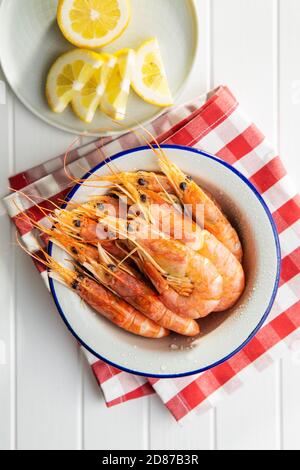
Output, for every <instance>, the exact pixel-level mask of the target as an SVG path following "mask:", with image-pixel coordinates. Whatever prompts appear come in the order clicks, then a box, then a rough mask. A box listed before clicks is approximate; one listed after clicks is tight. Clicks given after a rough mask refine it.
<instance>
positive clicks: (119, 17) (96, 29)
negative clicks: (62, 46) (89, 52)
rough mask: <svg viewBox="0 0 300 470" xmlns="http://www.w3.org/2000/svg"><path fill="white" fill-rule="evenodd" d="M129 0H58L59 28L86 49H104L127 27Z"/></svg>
mask: <svg viewBox="0 0 300 470" xmlns="http://www.w3.org/2000/svg"><path fill="white" fill-rule="evenodd" d="M130 17H131V5H130V0H59V2H58V8H57V21H58V25H59V27H60V29H61V31H62V33H63V35H64V36H65V38H66V39H67V40H68V41H70V42H71V43H72V44H74V45H75V46H78V47H83V48H91V49H92V48H99V47H103V46H105V45H107V44H109V43H111V42H112V41H114V40H115V39H116V38H117V37H119V36H120V35H121V34H122V33H123V31H124V30H125V29H126V28H127V26H128V23H129V21H130Z"/></svg>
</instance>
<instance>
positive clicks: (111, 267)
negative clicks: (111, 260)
mask: <svg viewBox="0 0 300 470" xmlns="http://www.w3.org/2000/svg"><path fill="white" fill-rule="evenodd" d="M107 267H108V269H109V270H110V271H112V272H113V273H115V272H116V270H117V267H116V266H115V265H114V264H109V265H108V266H107Z"/></svg>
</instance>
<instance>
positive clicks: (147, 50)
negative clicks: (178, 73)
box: [132, 39, 173, 107]
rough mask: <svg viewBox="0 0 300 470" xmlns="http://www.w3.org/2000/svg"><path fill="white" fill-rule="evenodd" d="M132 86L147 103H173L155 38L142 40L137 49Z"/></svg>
mask: <svg viewBox="0 0 300 470" xmlns="http://www.w3.org/2000/svg"><path fill="white" fill-rule="evenodd" d="M132 87H133V89H134V90H135V92H136V93H137V94H138V95H139V96H140V97H141V98H142V99H143V100H144V101H146V102H147V103H150V104H154V105H156V106H162V107H164V106H171V105H172V104H173V98H172V94H171V91H170V89H169V85H168V80H167V75H166V71H165V67H164V64H163V60H162V56H161V52H160V48H159V44H158V41H157V39H150V40H149V41H146V42H144V43H143V44H142V45H141V47H140V48H139V49H138V50H137V53H136V65H135V68H134V73H133V79H132Z"/></svg>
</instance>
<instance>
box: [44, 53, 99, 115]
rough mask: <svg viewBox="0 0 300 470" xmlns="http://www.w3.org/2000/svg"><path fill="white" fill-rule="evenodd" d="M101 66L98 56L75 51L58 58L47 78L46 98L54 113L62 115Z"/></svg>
mask: <svg viewBox="0 0 300 470" xmlns="http://www.w3.org/2000/svg"><path fill="white" fill-rule="evenodd" d="M102 64H103V58H102V56H101V55H100V54H96V53H95V52H90V51H86V50H84V49H75V50H73V51H71V52H67V53H66V54H63V55H62V56H60V57H59V58H58V59H57V61H56V62H55V63H54V64H53V65H52V67H51V69H50V72H49V74H48V77H47V83H46V97H47V100H48V103H49V106H50V108H51V109H52V111H54V112H55V113H62V112H63V111H64V110H65V109H66V107H67V106H68V104H69V103H70V102H71V101H72V99H73V97H74V96H76V95H77V94H78V93H79V92H80V91H82V89H83V87H84V85H85V84H86V83H87V81H88V80H89V79H90V78H91V76H92V75H93V73H94V72H95V70H97V69H98V68H99V67H101V65H102Z"/></svg>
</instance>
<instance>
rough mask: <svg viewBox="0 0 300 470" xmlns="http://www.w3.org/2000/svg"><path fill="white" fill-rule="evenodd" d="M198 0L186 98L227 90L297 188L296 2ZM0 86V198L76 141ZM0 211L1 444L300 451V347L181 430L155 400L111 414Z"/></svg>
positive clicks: (299, 69) (299, 20) (299, 77)
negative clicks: (13, 179)
mask: <svg viewBox="0 0 300 470" xmlns="http://www.w3.org/2000/svg"><path fill="white" fill-rule="evenodd" d="M162 1H163V0H162ZM195 2H196V4H197V9H198V14H199V20H200V38H199V57H198V61H197V65H196V68H195V70H194V73H193V76H192V77H191V81H190V83H189V86H188V88H187V91H186V93H185V96H184V97H183V98H182V101H184V100H186V99H191V98H193V97H195V96H196V95H199V94H200V93H202V92H204V91H207V90H208V89H209V88H211V87H213V86H216V85H219V84H227V85H229V86H230V87H231V88H232V90H233V91H234V92H235V93H236V95H237V96H238V98H239V99H240V101H241V103H242V104H243V105H244V107H245V109H246V110H247V111H248V112H249V114H250V115H251V116H252V117H253V119H254V121H255V122H257V123H258V125H259V126H260V127H261V128H262V129H263V130H264V131H265V133H266V134H267V135H268V136H269V138H270V139H272V140H273V142H274V143H275V145H276V146H277V147H278V149H279V150H280V153H281V155H282V158H283V160H284V162H285V164H286V166H287V167H288V169H289V170H290V171H291V172H292V174H293V175H294V178H295V180H296V182H297V184H298V186H299V190H300V183H299V180H300V165H299V157H298V154H299V151H298V146H299V128H300V60H299V44H300V2H299V0H250V1H249V0H195ZM0 73H1V72H0ZM2 79H3V77H2V75H0V165H1V166H0V188H1V189H0V191H1V193H0V196H3V195H4V194H5V193H6V192H7V177H8V176H9V175H11V174H13V173H15V172H16V171H20V170H24V169H27V168H28V167H31V166H33V165H35V164H38V163H40V162H42V161H45V160H46V159H48V158H49V157H51V156H55V155H56V154H58V153H60V152H62V151H63V150H64V149H65V148H66V146H67V145H68V143H70V142H71V141H72V140H73V137H72V136H70V135H68V134H64V133H62V132H59V131H57V130H54V129H52V128H50V127H49V126H47V125H45V124H43V123H41V122H40V121H39V120H38V119H36V118H35V117H34V116H32V115H31V114H30V113H29V112H28V111H27V110H26V109H25V108H24V107H23V105H22V104H20V103H19V101H18V100H17V99H16V98H15V97H14V96H13V94H12V93H11V91H10V90H9V89H7V90H6V93H5V90H4V85H3V83H2V82H1V80H2ZM5 95H6V96H5ZM0 211H1V212H0V449H283V448H284V449H300V433H299V430H298V423H299V421H300V403H299V396H300V352H298V353H297V352H295V353H294V354H291V356H290V357H287V358H285V359H284V360H282V361H280V362H278V363H276V364H274V365H273V366H272V367H271V368H269V369H268V370H266V371H265V372H262V373H260V374H258V375H257V376H256V377H255V378H254V379H252V380H249V382H248V383H247V384H246V385H245V386H244V387H243V388H242V389H241V390H240V391H238V392H237V393H235V394H234V395H233V396H232V397H230V398H228V399H226V400H225V401H223V402H222V403H220V404H219V405H218V407H217V408H216V409H215V410H213V411H211V412H209V413H207V414H206V415H204V416H202V417H200V418H197V419H195V420H194V421H193V422H192V423H191V424H189V425H187V426H185V427H184V428H183V429H181V428H180V427H179V426H178V425H177V424H176V423H175V422H174V421H173V419H172V418H171V417H170V415H169V413H168V412H167V411H166V410H165V409H164V408H163V406H162V404H161V403H160V401H159V399H158V398H156V397H151V398H149V399H143V400H139V401H135V402H131V403H127V404H125V405H122V406H118V407H115V408H114V409H110V410H107V409H106V407H105V405H104V402H103V398H102V397H101V394H100V393H99V390H98V387H97V385H96V383H95V380H94V378H93V376H92V373H91V371H90V369H89V367H88V366H87V364H86V363H85V361H84V360H83V358H82V357H80V356H79V354H78V350H77V347H76V345H75V343H74V341H73V339H72V337H71V336H70V335H69V334H68V332H67V331H66V329H65V328H64V327H63V325H62V322H61V320H60V318H59V316H58V315H57V313H56V311H55V307H54V306H53V304H52V301H51V299H50V297H49V296H48V294H47V292H46V291H45V290H44V289H43V288H42V284H41V280H40V278H39V275H38V274H37V273H36V272H35V269H34V268H33V266H32V265H31V263H30V262H29V260H28V259H27V258H26V257H25V256H24V255H23V254H22V253H20V251H19V250H17V249H15V247H14V246H13V244H14V238H13V230H12V228H11V226H10V223H9V220H8V218H7V217H6V216H5V214H3V211H2V209H1V208H0ZM299 337H300V335H299Z"/></svg>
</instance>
